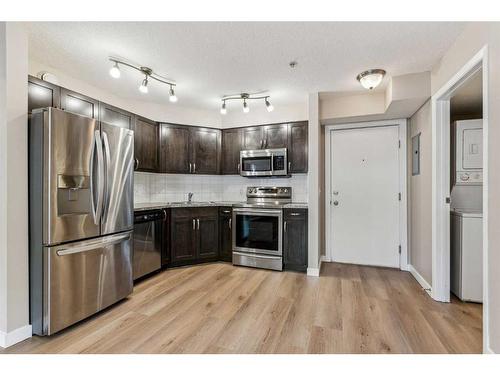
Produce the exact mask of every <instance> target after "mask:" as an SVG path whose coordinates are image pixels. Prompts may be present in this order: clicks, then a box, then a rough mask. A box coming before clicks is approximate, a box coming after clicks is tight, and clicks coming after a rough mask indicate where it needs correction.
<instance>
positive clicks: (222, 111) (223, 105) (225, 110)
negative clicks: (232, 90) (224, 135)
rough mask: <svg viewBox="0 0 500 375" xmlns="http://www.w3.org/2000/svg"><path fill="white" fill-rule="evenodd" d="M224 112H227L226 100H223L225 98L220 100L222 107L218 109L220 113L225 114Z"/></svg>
mask: <svg viewBox="0 0 500 375" xmlns="http://www.w3.org/2000/svg"><path fill="white" fill-rule="evenodd" d="M226 113H227V109H226V101H225V100H223V101H222V107H221V109H220V114H221V115H225V114H226Z"/></svg>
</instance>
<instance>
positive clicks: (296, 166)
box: [288, 121, 308, 173]
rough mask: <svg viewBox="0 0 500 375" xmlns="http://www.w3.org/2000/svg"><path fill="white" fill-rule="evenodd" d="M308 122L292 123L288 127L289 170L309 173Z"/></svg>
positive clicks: (290, 171)
mask: <svg viewBox="0 0 500 375" xmlns="http://www.w3.org/2000/svg"><path fill="white" fill-rule="evenodd" d="M307 137H308V122H307V121H302V122H295V123H291V124H290V125H289V127H288V171H289V173H307V164H308V156H307Z"/></svg>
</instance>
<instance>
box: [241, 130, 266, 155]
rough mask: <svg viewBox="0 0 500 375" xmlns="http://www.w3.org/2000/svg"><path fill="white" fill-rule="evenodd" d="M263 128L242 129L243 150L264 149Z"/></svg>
mask: <svg viewBox="0 0 500 375" xmlns="http://www.w3.org/2000/svg"><path fill="white" fill-rule="evenodd" d="M262 129H263V127H262V126H251V127H247V128H242V132H243V139H242V147H241V149H242V150H259V149H261V148H264V138H263V135H262Z"/></svg>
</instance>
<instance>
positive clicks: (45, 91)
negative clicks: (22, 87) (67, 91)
mask: <svg viewBox="0 0 500 375" xmlns="http://www.w3.org/2000/svg"><path fill="white" fill-rule="evenodd" d="M60 100H61V88H60V87H59V86H57V85H54V84H52V83H50V82H46V81H42V80H41V79H39V78H36V77H33V76H28V113H31V111H32V110H34V109H38V108H46V107H55V108H60V107H61V101H60Z"/></svg>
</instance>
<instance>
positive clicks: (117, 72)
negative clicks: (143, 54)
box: [109, 57, 177, 103]
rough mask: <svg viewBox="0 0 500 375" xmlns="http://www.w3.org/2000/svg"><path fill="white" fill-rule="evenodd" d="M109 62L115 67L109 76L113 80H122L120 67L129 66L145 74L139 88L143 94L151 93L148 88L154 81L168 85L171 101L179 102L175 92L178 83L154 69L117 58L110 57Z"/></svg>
mask: <svg viewBox="0 0 500 375" xmlns="http://www.w3.org/2000/svg"><path fill="white" fill-rule="evenodd" d="M109 61H111V62H112V63H113V66H112V67H111V69H110V70H109V74H110V75H111V77H113V78H120V76H121V71H120V65H124V66H128V67H129V68H132V69H135V70H137V71H138V72H140V73H142V74H144V79H143V80H142V82H141V85H140V86H139V91H140V92H142V93H143V94H147V93H148V91H149V88H148V83H149V79H150V78H151V79H154V80H155V81H158V82H161V83H164V84H166V85H169V86H170V89H169V98H168V99H169V101H170V102H172V103H175V102H177V95H175V91H174V86H177V83H176V82H175V81H173V80H171V79H169V78H165V77H163V76H161V75H159V74H157V73H155V72H154V71H153V69H151V68H148V67H147V66H140V65H136V64H133V63H130V62H127V61H124V60H122V59H119V58H116V57H110V58H109Z"/></svg>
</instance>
